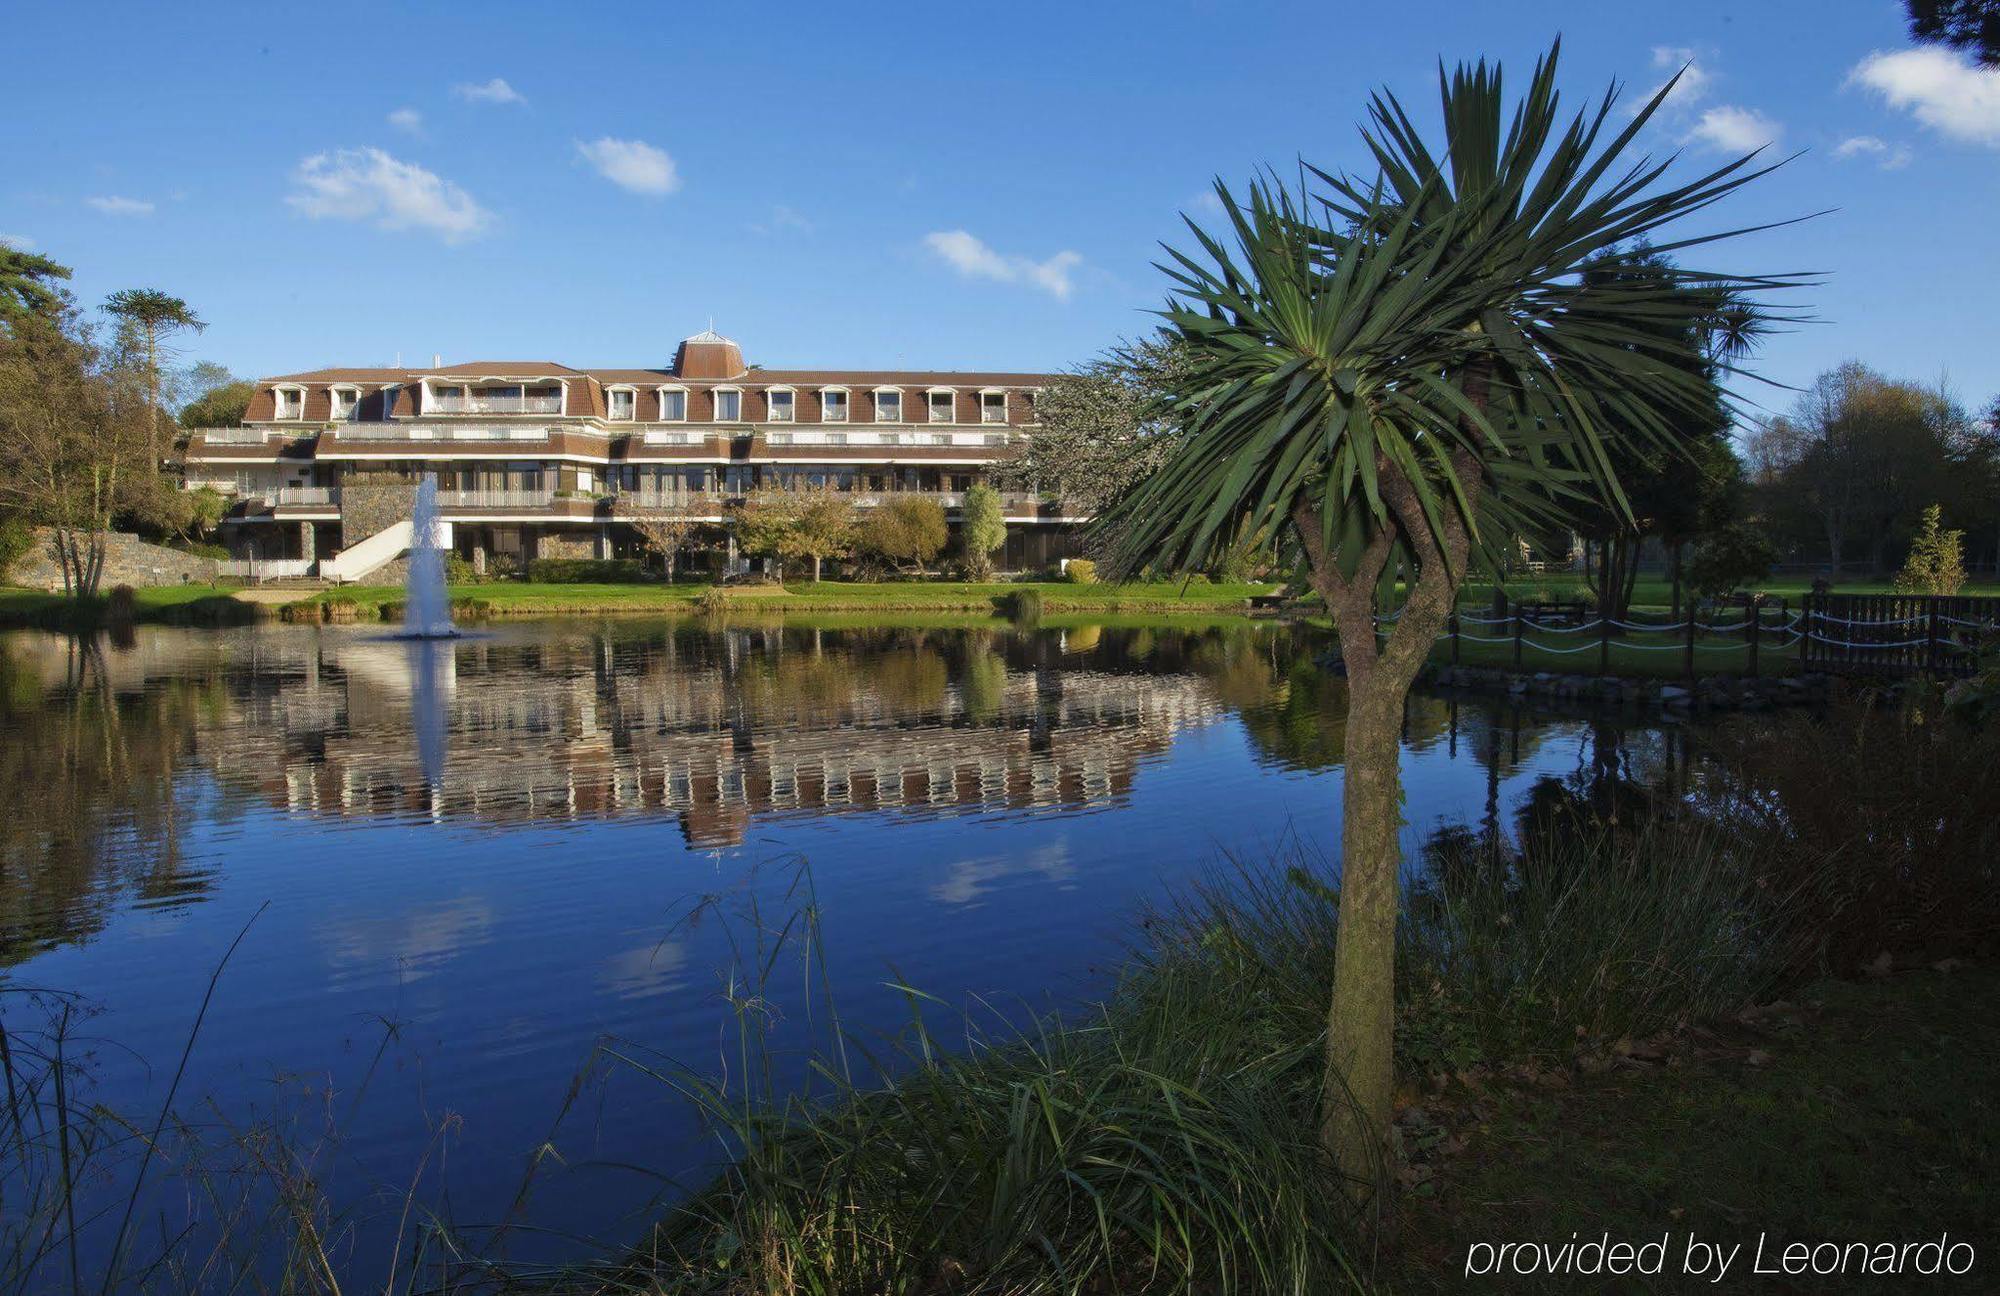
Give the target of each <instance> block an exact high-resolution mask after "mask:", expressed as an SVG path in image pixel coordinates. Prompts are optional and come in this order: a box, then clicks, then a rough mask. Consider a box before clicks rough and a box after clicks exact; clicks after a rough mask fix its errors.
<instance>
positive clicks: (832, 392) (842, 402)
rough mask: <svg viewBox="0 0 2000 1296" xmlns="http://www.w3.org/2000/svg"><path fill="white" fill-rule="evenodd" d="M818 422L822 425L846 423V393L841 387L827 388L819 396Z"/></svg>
mask: <svg viewBox="0 0 2000 1296" xmlns="http://www.w3.org/2000/svg"><path fill="white" fill-rule="evenodd" d="M819 420H820V422H822V423H845V422H847V391H846V389H845V388H842V387H829V388H827V389H826V390H825V391H823V392H821V393H820V394H819Z"/></svg>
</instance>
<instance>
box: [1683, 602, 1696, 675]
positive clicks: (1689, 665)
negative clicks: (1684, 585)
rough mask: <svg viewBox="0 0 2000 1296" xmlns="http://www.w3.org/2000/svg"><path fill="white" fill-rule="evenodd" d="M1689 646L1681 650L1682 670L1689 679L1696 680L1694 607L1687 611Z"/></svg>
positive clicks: (1689, 606)
mask: <svg viewBox="0 0 2000 1296" xmlns="http://www.w3.org/2000/svg"><path fill="white" fill-rule="evenodd" d="M1686 611H1687V622H1686V625H1687V646H1686V647H1685V648H1683V649H1682V650H1681V669H1682V670H1683V671H1685V672H1686V674H1687V677H1688V678H1689V679H1693V678H1694V605H1693V604H1689V605H1688V607H1687V609H1686Z"/></svg>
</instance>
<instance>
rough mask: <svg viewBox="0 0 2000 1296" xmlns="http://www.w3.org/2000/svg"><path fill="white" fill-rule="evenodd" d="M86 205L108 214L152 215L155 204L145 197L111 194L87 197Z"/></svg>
mask: <svg viewBox="0 0 2000 1296" xmlns="http://www.w3.org/2000/svg"><path fill="white" fill-rule="evenodd" d="M83 201H84V205H85V206H87V207H93V208H95V209H97V210H98V211H101V212H103V213H104V214H105V215H106V216H151V215H152V214H153V204H151V203H149V202H147V201H146V200H145V199H143V198H123V197H120V196H119V195H117V194H111V195H109V196H107V197H102V198H86V199H84V200H83Z"/></svg>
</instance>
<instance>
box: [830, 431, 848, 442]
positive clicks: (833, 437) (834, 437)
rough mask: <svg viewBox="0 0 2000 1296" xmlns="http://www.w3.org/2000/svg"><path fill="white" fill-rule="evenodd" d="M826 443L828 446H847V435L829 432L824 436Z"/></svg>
mask: <svg viewBox="0 0 2000 1296" xmlns="http://www.w3.org/2000/svg"><path fill="white" fill-rule="evenodd" d="M826 443H827V444H828V445H846V444H847V433H845V432H829V433H827V434H826Z"/></svg>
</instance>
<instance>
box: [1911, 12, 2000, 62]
mask: <svg viewBox="0 0 2000 1296" xmlns="http://www.w3.org/2000/svg"><path fill="white" fill-rule="evenodd" d="M1905 4H1906V6H1907V8H1908V10H1909V14H1910V39H1911V40H1914V41H1919V42H1921V43H1923V44H1927V45H1946V46H1949V47H1951V48H1952V49H1961V50H1969V51H1971V53H1972V56H1973V57H1974V58H1976V59H1978V60H1979V61H1980V62H1981V63H1984V64H1985V65H1986V66H1987V67H2000V0H1905Z"/></svg>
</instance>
